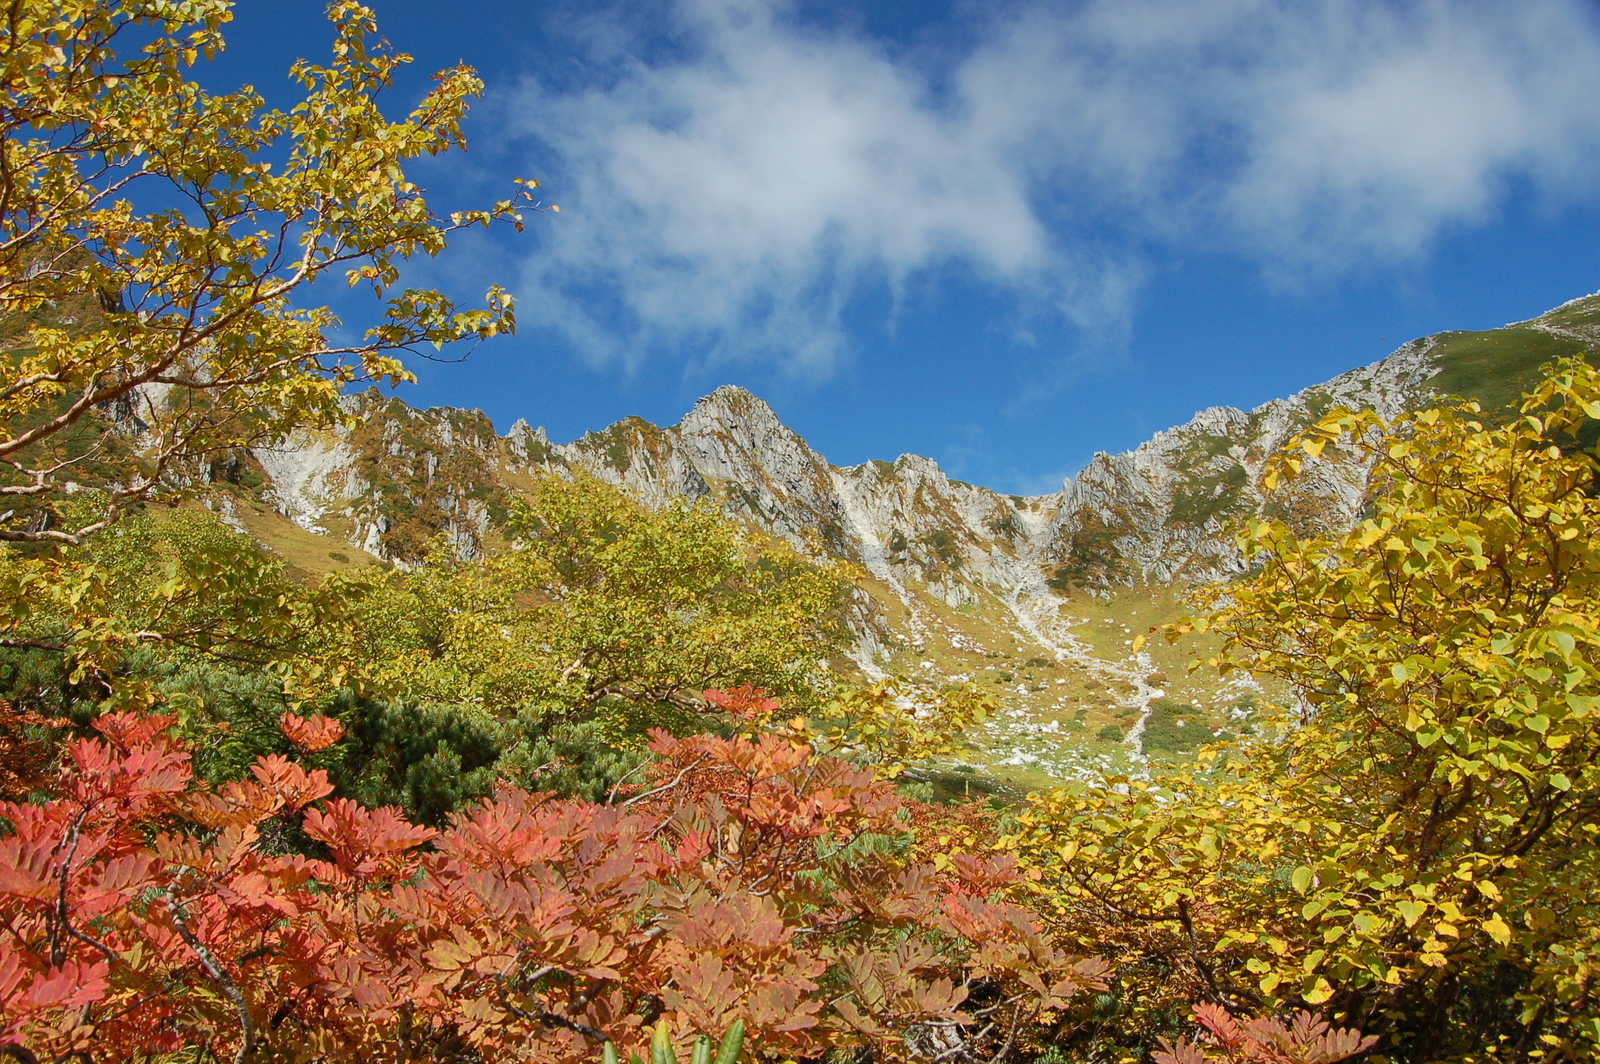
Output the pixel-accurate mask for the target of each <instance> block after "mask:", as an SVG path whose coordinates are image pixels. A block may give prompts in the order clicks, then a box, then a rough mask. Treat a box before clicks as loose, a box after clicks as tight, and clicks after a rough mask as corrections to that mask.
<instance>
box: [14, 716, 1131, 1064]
mask: <svg viewBox="0 0 1600 1064" xmlns="http://www.w3.org/2000/svg"><path fill="white" fill-rule="evenodd" d="M314 719H315V718H314ZM170 723H171V718H167V717H157V716H145V717H138V716H131V715H115V716H107V717H104V718H102V719H101V720H100V722H99V723H98V724H97V725H96V727H97V728H98V730H99V732H100V735H101V738H99V739H83V740H79V741H77V742H74V743H71V744H70V745H69V746H68V747H67V755H68V756H67V759H66V760H67V764H66V765H65V766H64V768H63V770H62V773H61V776H60V778H59V779H58V780H57V781H56V782H55V784H54V787H53V794H54V797H53V798H52V799H51V800H50V801H48V802H45V803H43V804H37V805H34V804H25V803H20V802H9V803H3V804H0V816H4V817H5V818H6V819H7V820H8V821H9V822H10V824H11V825H12V831H11V833H10V834H8V835H6V836H4V837H0V1046H5V1045H13V1046H17V1047H24V1048H25V1050H26V1051H27V1052H31V1053H32V1054H34V1055H36V1056H37V1057H38V1058H39V1059H41V1060H47V1059H61V1058H64V1057H67V1056H69V1055H72V1054H83V1055H87V1056H89V1057H92V1058H95V1059H109V1060H120V1059H131V1058H134V1057H136V1056H138V1055H140V1054H146V1053H159V1052H163V1051H170V1050H173V1049H176V1048H178V1047H180V1046H195V1045H198V1046H204V1047H206V1048H207V1049H209V1050H210V1052H212V1053H213V1054H216V1055H218V1056H220V1057H233V1056H235V1055H237V1057H238V1059H243V1058H244V1057H245V1055H247V1054H248V1053H253V1052H262V1051H264V1050H265V1049H266V1048H267V1047H273V1048H280V1047H283V1048H288V1047H292V1050H293V1053H294V1054H295V1055H296V1059H302V1060H306V1059H310V1060H316V1059H321V1060H351V1061H355V1060H363V1061H364V1060H372V1059H394V1058H396V1057H397V1056H398V1058H400V1059H419V1058H422V1059H434V1060H451V1059H459V1060H467V1059H482V1060H486V1061H516V1060H528V1061H541V1062H542V1061H550V1062H565V1061H575V1060H580V1059H584V1060H587V1059H590V1058H592V1057H593V1055H594V1053H595V1052H596V1050H597V1048H598V1045H599V1040H601V1039H602V1038H610V1039H612V1040H614V1041H616V1042H617V1043H618V1044H619V1045H622V1046H623V1047H624V1048H628V1047H633V1048H637V1049H639V1050H641V1051H642V1050H643V1049H644V1046H645V1043H646V1042H647V1041H648V1040H649V1027H650V1025H651V1024H653V1023H655V1022H656V1021H657V1020H658V1019H660V1018H661V1017H663V1016H665V1017H666V1019H667V1020H668V1023H669V1025H670V1026H671V1027H672V1028H673V1029H674V1030H675V1031H677V1032H678V1034H679V1036H680V1037H682V1038H683V1039H685V1040H688V1039H692V1038H693V1036H694V1034H695V1033H696V1032H705V1033H707V1034H717V1033H719V1032H721V1031H722V1030H724V1029H726V1028H727V1027H728V1026H729V1025H730V1024H731V1023H732V1022H733V1021H734V1020H736V1019H743V1020H744V1021H745V1022H746V1023H747V1024H748V1025H749V1028H750V1032H751V1036H752V1038H754V1039H756V1040H757V1044H759V1045H761V1046H763V1047H764V1048H766V1049H770V1050H772V1051H776V1052H781V1053H784V1054H786V1055H793V1056H801V1055H815V1054H817V1053H818V1052H820V1051H821V1050H822V1049H824V1048H826V1047H828V1046H831V1045H839V1044H851V1043H880V1044H886V1045H887V1044H894V1045H901V1044H904V1043H905V1042H906V1041H913V1042H914V1041H916V1040H917V1039H919V1038H920V1039H923V1040H928V1039H933V1040H934V1041H935V1042H936V1043H937V1044H939V1045H955V1046H959V1047H961V1048H962V1049H963V1051H964V1052H966V1053H969V1054H971V1056H973V1057H975V1058H981V1057H983V1056H985V1055H993V1054H994V1053H995V1052H996V1051H997V1050H998V1049H1000V1048H1001V1047H1003V1046H1007V1045H1009V1044H1013V1042H1014V1038H1015V1036H1016V1032H1017V1031H1018V1030H1019V1029H1020V1028H1021V1027H1022V1026H1023V1025H1025V1024H1027V1023H1028V1022H1030V1021H1031V1020H1032V1019H1033V1018H1034V1017H1036V1016H1037V1015H1038V1014H1039V1013H1041V1012H1042V1011H1047V1010H1055V1009H1059V1008H1061V1007H1062V1006H1063V1005H1064V1004H1065V1003H1066V1001H1067V999H1068V998H1069V997H1071V996H1072V995H1073V994H1075V993H1077V992H1078V991H1079V990H1081V989H1083V988H1085V987H1098V986H1101V985H1103V976H1104V965H1103V964H1102V963H1101V962H1099V961H1098V960H1083V959H1080V958H1073V957H1068V956H1066V955H1064V954H1062V953H1061V952H1059V951H1057V950H1055V949H1054V948H1053V947H1051V946H1050V944H1049V943H1048V942H1047V941H1046V940H1045V939H1044V937H1043V936H1042V934H1041V932H1040V929H1039V927H1038V925H1037V924H1036V923H1035V921H1033V919H1032V918H1031V916H1030V915H1029V914H1028V913H1027V912H1025V911H1024V910H1022V909H1019V908H1017V907H1016V906H1014V905H1011V904H1009V903H1006V902H1003V901H1000V900H997V899H998V895H997V894H996V893H995V892H996V891H997V890H998V889H999V887H1001V886H1002V885H1003V884H1004V883H1005V882H1006V881H1007V880H1008V878H1009V876H1010V869H1009V866H1008V865H1007V864H1005V863H1003V862H995V861H984V860H978V859H964V860H961V861H957V862H954V863H953V865H952V867H951V868H950V869H949V870H948V871H944V872H941V871H938V870H936V869H935V868H934V867H933V866H932V865H929V864H923V863H918V862H916V861H915V860H913V859H912V857H911V856H909V854H910V852H911V847H910V838H909V833H910V828H909V826H908V824H909V821H910V817H909V816H908V813H907V810H906V803H905V802H904V800H902V799H901V798H900V797H899V796H898V795H897V794H896V793H895V791H894V790H893V788H891V787H890V786H889V785H888V784H886V783H885V782H883V781H882V780H880V779H878V778H877V777H876V776H874V775H873V774H872V773H871V772H868V771H864V770H862V769H859V768H857V767H855V766H852V765H850V764H848V763H846V762H843V761H840V760H837V759H833V758H827V757H819V756H817V755H816V754H815V753H814V752H812V751H811V750H810V749H809V748H807V747H804V746H798V745H795V744H793V743H791V742H788V741H785V740H781V739H777V738H771V737H763V738H755V739H748V738H736V739H727V740H724V739H718V738H713V737H707V736H695V737H691V738H687V739H676V738H673V737H671V736H669V735H666V734H665V733H657V734H656V735H655V737H654V741H653V743H652V749H653V750H654V752H655V754H656V755H657V757H658V759H659V760H658V761H657V762H656V763H655V764H654V765H653V766H652V768H651V778H650V780H649V782H648V783H647V784H646V785H645V786H644V787H643V788H642V790H641V792H640V793H638V794H636V795H634V796H632V797H630V798H628V799H627V800H626V801H623V802H620V803H615V804H599V803H592V802H586V801H579V800H569V799H557V798H555V797H553V796H550V795H542V794H530V793H527V792H524V791H519V790H514V789H503V790H501V791H499V792H497V794H496V795H495V797H494V799H493V800H491V801H488V802H484V803H482V804H480V805H478V806H477V807H475V808H473V809H471V810H469V811H468V812H466V813H464V814H461V815H458V816H456V817H455V818H453V820H452V821H451V823H450V824H449V826H448V827H447V828H446V829H445V830H444V831H441V832H435V831H432V830H429V829H426V828H421V827H417V826H415V825H413V824H410V823H408V822H407V821H406V820H405V818H404V817H403V816H402V815H401V814H400V813H399V812H398V811H397V810H395V809H392V808H382V809H367V808H363V807H361V806H359V805H357V804H356V803H353V802H350V801H348V800H345V799H340V798H332V799H330V798H328V795H329V794H330V793H331V790H332V788H331V786H330V784H329V783H328V779H327V777H326V775H325V774H324V773H322V772H321V771H320V770H318V771H311V772H307V771H305V770H304V769H302V768H301V767H300V766H298V765H296V764H294V763H293V762H290V761H288V760H285V759H284V758H281V757H264V758H262V759H260V760H259V761H258V762H257V763H256V765H255V766H254V767H253V769H252V778H250V779H246V780H242V781H238V782H234V783H230V784H227V785H225V786H222V787H216V788H211V787H206V786H204V785H202V784H199V783H197V782H196V781H195V780H194V779H193V777H192V774H191V772H190V767H189V753H188V751H187V750H185V749H184V748H183V747H182V746H181V745H180V744H179V743H178V742H177V741H176V740H175V739H173V738H172V737H171V736H170V735H169V734H168V733H167V732H166V730H165V729H166V728H167V726H168V725H169V724H170ZM283 727H284V730H285V732H286V733H289V734H290V735H291V738H292V739H294V741H295V742H296V743H297V745H299V746H300V747H301V748H302V749H307V750H309V749H312V748H313V747H314V744H315V743H316V742H318V741H321V738H323V737H326V735H327V734H328V732H327V731H326V730H323V729H322V728H321V727H320V726H316V725H308V724H307V722H305V721H300V720H299V719H298V718H295V719H287V718H286V719H285V721H284V722H283ZM296 735H298V736H299V738H298V739H295V738H294V736H296ZM329 741H332V740H329ZM270 821H288V822H292V823H297V824H298V825H299V827H300V828H301V830H302V831H303V833H304V836H305V837H306V838H308V839H309V840H311V847H312V848H313V849H314V850H316V852H317V853H318V855H317V856H302V855H300V854H295V853H278V852H270V847H269V846H268V845H267V844H266V843H264V842H263V838H264V837H266V838H278V837H282V834H283V833H282V832H281V831H274V832H268V833H266V835H265V836H264V835H263V832H262V828H263V826H265V825H266V824H267V823H268V822H270Z"/></svg>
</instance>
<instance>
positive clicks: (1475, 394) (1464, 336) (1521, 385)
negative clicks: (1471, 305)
mask: <svg viewBox="0 0 1600 1064" xmlns="http://www.w3.org/2000/svg"><path fill="white" fill-rule="evenodd" d="M1432 354H1433V356H1434V357H1435V358H1437V359H1438V362H1439V372H1438V373H1437V374H1436V375H1435V376H1434V377H1433V379H1432V380H1431V381H1430V382H1429V383H1430V385H1431V386H1432V387H1433V389H1434V390H1435V391H1436V392H1439V393H1440V394H1444V395H1459V396H1461V397H1462V398H1465V399H1476V400H1477V401H1478V402H1479V403H1481V404H1482V405H1483V408H1484V409H1485V410H1486V411H1487V410H1508V409H1510V408H1511V407H1512V406H1514V404H1515V403H1516V400H1517V398H1518V397H1519V396H1521V395H1522V393H1523V392H1525V391H1527V390H1528V389H1529V388H1530V387H1531V386H1532V385H1533V383H1534V382H1535V381H1537V380H1538V379H1539V367H1540V366H1543V365H1544V364H1545V363H1546V362H1549V361H1550V360H1551V359H1554V358H1561V357H1563V356H1566V355H1576V354H1583V355H1586V356H1587V357H1588V358H1589V359H1590V360H1591V361H1600V294H1597V295H1593V296H1585V297H1584V298H1582V299H1575V300H1573V301H1572V302H1570V303H1566V304H1564V305H1562V306H1560V307H1557V308H1556V309H1555V310H1552V311H1550V312H1549V313H1547V314H1542V315H1540V316H1539V317H1537V318H1533V319H1531V320H1529V321H1526V322H1518V323H1516V324H1514V325H1508V326H1506V327H1505V328H1503V329H1491V330H1488V331H1485V332H1448V333H1441V334H1440V335H1439V336H1438V337H1436V338H1435V346H1434V348H1433V351H1432Z"/></svg>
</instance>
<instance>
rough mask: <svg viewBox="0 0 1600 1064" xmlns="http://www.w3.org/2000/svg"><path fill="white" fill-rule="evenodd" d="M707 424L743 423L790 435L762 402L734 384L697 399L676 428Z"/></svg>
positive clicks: (769, 407) (770, 408) (765, 402)
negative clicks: (777, 429) (783, 431)
mask: <svg viewBox="0 0 1600 1064" xmlns="http://www.w3.org/2000/svg"><path fill="white" fill-rule="evenodd" d="M708 423H711V424H714V423H722V424H734V423H743V424H750V425H761V426H763V427H769V428H770V427H778V428H782V429H784V430H785V431H790V430H789V429H788V426H786V425H784V424H783V422H782V421H780V420H779V419H778V415H777V413H776V412H774V411H773V409H772V407H771V406H770V405H768V403H767V401H766V400H765V399H763V398H761V397H760V396H759V395H756V394H755V393H754V392H751V391H749V390H747V389H745V388H741V387H739V386H738V385H737V384H724V385H722V386H721V387H719V388H717V389H716V390H715V391H713V392H712V393H711V394H710V395H706V396H703V397H701V399H700V400H699V401H698V402H696V403H695V404H694V407H693V409H691V410H690V411H689V412H688V413H687V414H685V415H684V416H683V420H682V421H680V422H678V425H677V427H678V428H679V429H683V430H690V429H693V428H695V427H697V426H699V425H704V424H708Z"/></svg>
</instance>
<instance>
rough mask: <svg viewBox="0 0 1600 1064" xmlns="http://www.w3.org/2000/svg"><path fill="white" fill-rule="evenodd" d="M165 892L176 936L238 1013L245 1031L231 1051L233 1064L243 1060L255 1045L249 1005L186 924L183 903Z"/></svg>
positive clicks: (242, 1062)
mask: <svg viewBox="0 0 1600 1064" xmlns="http://www.w3.org/2000/svg"><path fill="white" fill-rule="evenodd" d="M166 895H167V911H168V912H169V913H171V914H172V926H173V927H175V928H177V931H178V936H179V937H180V938H182V939H183V941H184V942H185V943H187V944H188V946H189V948H190V949H191V950H193V951H194V955H195V956H196V957H199V958H200V966H201V967H203V968H204V969H205V970H206V974H207V975H209V976H211V979H212V981H213V982H215V983H216V984H217V985H218V986H220V987H221V988H222V992H223V993H224V994H226V995H228V1000H229V1001H232V1002H233V1008H234V1011H235V1012H237V1013H238V1014H239V1027H240V1029H241V1031H243V1033H244V1040H243V1041H242V1042H240V1043H239V1051H238V1052H237V1053H235V1054H234V1055H233V1064H244V1062H245V1060H246V1059H248V1058H249V1056H250V1054H251V1052H253V1051H254V1050H255V1047H256V1028H255V1024H254V1023H253V1022H252V1021H251V1019H250V1007H249V1006H248V1005H246V1004H245V1000H244V995H243V994H241V993H240V992H239V987H238V986H237V985H236V984H235V983H234V981H233V979H232V977H230V976H229V975H228V973H227V972H226V971H224V970H223V967H222V965H221V964H220V963H218V961H217V958H216V956H215V955H214V954H213V953H212V952H211V951H210V950H209V949H207V948H206V946H205V943H203V942H201V941H200V940H199V939H198V938H196V937H195V933H194V932H193V931H191V930H189V925H188V924H187V923H185V922H184V916H183V905H182V903H180V902H179V901H178V899H176V898H174V897H173V896H172V891H171V890H168V891H167V892H166Z"/></svg>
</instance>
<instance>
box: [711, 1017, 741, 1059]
mask: <svg viewBox="0 0 1600 1064" xmlns="http://www.w3.org/2000/svg"><path fill="white" fill-rule="evenodd" d="M743 1049H744V1021H743V1020H734V1021H733V1026H732V1027H729V1028H728V1031H727V1033H726V1034H724V1035H723V1036H722V1044H721V1045H720V1046H718V1047H717V1059H716V1061H715V1062H714V1064H734V1061H736V1060H738V1059H739V1053H740V1051H742V1050H743Z"/></svg>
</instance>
